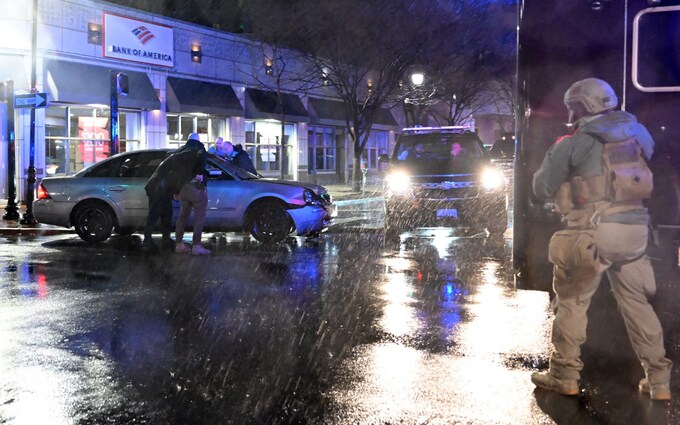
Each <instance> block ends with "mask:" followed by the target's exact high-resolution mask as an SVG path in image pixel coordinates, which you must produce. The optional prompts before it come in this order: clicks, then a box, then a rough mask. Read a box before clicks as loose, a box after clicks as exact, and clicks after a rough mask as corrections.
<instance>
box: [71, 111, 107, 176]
mask: <svg viewBox="0 0 680 425" xmlns="http://www.w3.org/2000/svg"><path fill="white" fill-rule="evenodd" d="M108 123H109V119H108V118H106V117H78V137H79V138H81V139H89V140H81V141H79V142H78V149H79V150H80V158H81V161H82V162H83V163H84V164H85V165H90V164H94V163H95V162H99V161H101V160H102V159H106V158H108V157H109V156H110V155H109V152H110V144H109V134H110V133H109V129H108Z"/></svg>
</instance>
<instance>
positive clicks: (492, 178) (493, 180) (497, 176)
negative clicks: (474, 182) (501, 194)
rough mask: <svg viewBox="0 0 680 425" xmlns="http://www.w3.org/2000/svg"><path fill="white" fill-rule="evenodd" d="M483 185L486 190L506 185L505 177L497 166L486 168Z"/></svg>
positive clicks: (483, 174)
mask: <svg viewBox="0 0 680 425" xmlns="http://www.w3.org/2000/svg"><path fill="white" fill-rule="evenodd" d="M482 186H484V188H485V189H486V190H498V189H502V188H503V187H504V186H505V178H504V177H503V174H501V173H500V171H498V170H496V169H495V168H486V169H484V172H483V173H482Z"/></svg>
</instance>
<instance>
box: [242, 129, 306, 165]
mask: <svg viewBox="0 0 680 425" xmlns="http://www.w3.org/2000/svg"><path fill="white" fill-rule="evenodd" d="M294 135H295V125H294V124H286V125H285V126H284V136H283V137H284V145H285V146H286V156H285V159H286V161H285V163H284V164H283V169H284V172H285V174H288V175H292V173H293V171H292V162H293V161H292V158H291V152H294V151H293V149H292V145H291V143H292V142H293V141H294ZM245 150H246V151H247V152H248V154H249V155H250V157H251V159H252V160H253V164H254V165H255V168H256V169H257V171H258V172H260V173H262V174H264V175H274V174H275V172H277V171H278V172H280V171H281V166H282V164H281V161H280V158H281V124H280V123H278V122H271V121H246V146H245Z"/></svg>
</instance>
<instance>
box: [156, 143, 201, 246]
mask: <svg viewBox="0 0 680 425" xmlns="http://www.w3.org/2000/svg"><path fill="white" fill-rule="evenodd" d="M197 160H198V156H197V155H196V153H195V152H193V151H188V150H187V151H178V152H174V153H172V154H170V155H169V156H168V157H167V158H165V159H164V160H163V162H161V163H160V165H159V166H158V168H156V170H155V171H154V173H153V174H152V175H151V178H149V181H148V182H147V183H146V186H144V190H145V191H146V196H148V198H149V215H148V217H147V219H146V225H145V226H144V242H143V248H144V249H145V250H148V251H155V250H156V249H157V247H156V245H155V244H154V242H153V238H152V236H151V234H152V233H153V230H154V228H155V226H156V222H158V220H159V219H160V221H161V233H162V235H163V243H162V245H161V247H162V249H163V250H172V249H173V248H174V242H173V241H172V239H171V238H170V232H171V230H172V198H173V196H174V195H177V194H179V192H180V191H181V189H182V187H183V186H184V183H186V182H188V181H189V180H191V177H192V174H191V173H192V172H193V169H194V163H195V162H196V161H197Z"/></svg>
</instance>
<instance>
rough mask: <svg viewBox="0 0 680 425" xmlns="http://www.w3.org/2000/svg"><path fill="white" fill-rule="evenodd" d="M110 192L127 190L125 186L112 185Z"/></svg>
mask: <svg viewBox="0 0 680 425" xmlns="http://www.w3.org/2000/svg"><path fill="white" fill-rule="evenodd" d="M109 192H125V188H124V187H123V186H111V187H109Z"/></svg>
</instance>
